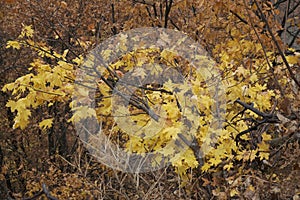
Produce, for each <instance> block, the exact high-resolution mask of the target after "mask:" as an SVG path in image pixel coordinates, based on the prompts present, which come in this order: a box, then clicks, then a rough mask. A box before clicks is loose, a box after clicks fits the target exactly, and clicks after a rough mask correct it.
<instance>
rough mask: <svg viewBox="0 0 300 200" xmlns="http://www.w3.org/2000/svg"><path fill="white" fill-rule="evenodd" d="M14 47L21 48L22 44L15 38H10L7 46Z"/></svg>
mask: <svg viewBox="0 0 300 200" xmlns="http://www.w3.org/2000/svg"><path fill="white" fill-rule="evenodd" d="M10 47H12V48H14V49H20V48H21V44H20V42H18V41H14V40H10V41H8V42H7V45H6V48H7V49H8V48H10Z"/></svg>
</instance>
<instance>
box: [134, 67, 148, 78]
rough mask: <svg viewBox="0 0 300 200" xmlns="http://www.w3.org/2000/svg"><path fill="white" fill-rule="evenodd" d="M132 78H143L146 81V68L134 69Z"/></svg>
mask: <svg viewBox="0 0 300 200" xmlns="http://www.w3.org/2000/svg"><path fill="white" fill-rule="evenodd" d="M132 76H134V77H141V78H142V79H145V77H146V76H147V73H146V72H145V69H144V68H141V67H139V68H136V69H134V71H133V73H132Z"/></svg>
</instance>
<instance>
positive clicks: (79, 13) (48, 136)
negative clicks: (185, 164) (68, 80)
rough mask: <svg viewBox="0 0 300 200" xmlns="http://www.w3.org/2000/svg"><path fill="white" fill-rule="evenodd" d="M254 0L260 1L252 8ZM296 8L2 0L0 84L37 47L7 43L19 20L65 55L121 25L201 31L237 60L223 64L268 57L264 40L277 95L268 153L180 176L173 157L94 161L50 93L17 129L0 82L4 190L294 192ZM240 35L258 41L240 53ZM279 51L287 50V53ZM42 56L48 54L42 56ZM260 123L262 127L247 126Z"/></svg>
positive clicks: (288, 0)
mask: <svg viewBox="0 0 300 200" xmlns="http://www.w3.org/2000/svg"><path fill="white" fill-rule="evenodd" d="M255 4H257V5H259V7H260V9H261V10H259V9H257V6H256V8H254V7H255V6H254V5H255ZM299 16H300V1H299V0H278V1H277V0H272V1H266V0H254V1H247V0H244V1H243V0H217V1H190V0H183V1H177V0H174V1H172V0H159V1H152V0H133V1H129V0H128V1H123V0H119V1H117V0H116V1H108V0H101V1H100V0H99V1H97V0H90V1H85V0H72V1H71V0H65V1H54V0H45V1H39V0H26V1H25V0H2V1H1V2H0V22H1V23H0V87H1V88H2V87H4V85H5V84H8V83H11V82H14V81H15V80H16V79H17V78H18V77H21V76H23V75H26V74H27V73H28V67H29V65H30V63H31V62H32V61H33V60H34V59H35V58H36V57H37V56H38V55H37V54H36V53H35V52H34V51H32V49H30V48H20V49H13V48H7V42H8V41H9V40H15V39H16V38H17V37H18V35H19V34H20V32H21V30H22V25H32V28H33V29H34V31H35V33H34V35H35V36H34V39H35V40H36V41H40V42H43V44H45V45H47V46H49V47H51V49H52V50H55V51H56V52H59V53H63V51H64V50H66V49H68V50H69V53H68V55H67V59H68V60H72V59H74V58H76V57H78V56H79V55H86V54H87V53H88V52H89V51H90V50H91V49H93V48H94V47H95V46H96V45H97V44H99V43H100V42H101V41H103V40H105V39H106V38H109V37H110V36H113V35H115V34H117V33H120V32H122V31H125V30H130V29H133V28H137V27H165V28H171V29H177V30H180V31H183V32H185V33H187V34H188V35H189V36H190V37H192V38H193V39H194V40H196V41H199V42H200V43H201V45H203V47H204V48H205V49H206V50H207V51H208V52H209V54H210V55H211V56H212V57H213V58H214V59H215V60H216V61H217V62H218V63H222V62H223V63H224V57H222V56H220V55H221V53H222V52H226V53H227V54H226V55H227V56H228V59H229V60H234V62H233V63H231V64H228V66H229V68H230V69H229V71H236V70H238V69H241V68H238V67H237V66H243V67H244V69H245V70H250V69H249V66H250V65H251V64H250V63H251V61H252V60H255V59H256V60H261V61H264V60H266V59H268V58H266V57H265V55H264V50H265V51H268V52H269V51H272V52H274V54H273V57H272V60H270V62H271V67H270V68H268V71H267V72H266V73H265V75H266V76H265V77H264V79H266V80H267V87H268V89H270V90H274V91H275V92H277V95H278V98H277V99H276V100H274V99H273V100H272V101H271V102H270V105H272V106H271V107H272V109H270V110H268V111H267V110H265V111H264V112H271V111H275V112H276V116H277V117H278V118H279V120H280V122H279V123H276V124H271V125H270V126H269V127H268V134H270V135H271V137H272V139H271V140H270V141H269V146H270V148H269V152H268V153H269V159H263V160H262V159H259V158H254V159H250V160H247V159H242V160H240V161H239V162H238V161H235V162H233V166H232V167H231V169H230V170H228V171H227V170H223V166H224V163H220V164H218V165H217V166H213V167H212V169H211V170H209V171H207V172H203V171H202V170H201V168H200V167H198V168H195V169H193V170H189V171H187V177H188V179H187V180H185V183H184V184H182V180H181V177H180V176H179V175H178V174H177V173H176V172H175V171H174V169H173V167H172V166H170V167H168V168H166V169H161V170H159V171H156V172H152V173H146V174H129V173H123V172H119V171H115V170H112V169H110V168H108V167H105V166H103V165H102V164H101V163H98V162H97V160H96V159H94V158H93V157H91V156H90V155H89V154H88V152H87V151H86V150H85V148H84V147H83V145H82V143H81V142H80V140H79V139H78V138H77V137H76V134H74V127H73V125H72V124H71V123H68V122H67V120H68V119H69V118H70V115H71V112H70V110H69V108H68V106H66V105H67V104H68V102H65V103H61V102H56V103H55V104H54V105H53V106H52V107H51V109H49V108H48V107H47V106H40V107H39V108H37V109H34V110H32V114H31V117H30V121H31V122H30V124H29V125H28V126H27V127H26V128H25V129H20V128H16V129H14V128H13V126H14V118H15V113H13V112H11V109H9V108H7V107H6V104H7V101H8V100H9V99H11V94H10V93H9V92H4V91H1V92H0V93H1V95H0V104H1V108H2V109H1V110H0V113H1V115H0V121H1V124H0V127H1V128H0V166H1V169H0V170H1V171H0V198H1V199H294V200H297V199H300V188H299V182H300V163H299V155H300V149H299V134H300V130H299V126H300V110H299V107H300V103H299V102H300V97H299V94H300V93H299V88H300V85H299V82H300V68H299V64H300V61H299V54H300V19H299ZM246 30H249V32H247V33H245V31H246ZM245 34H247V36H245ZM245 37H247V38H250V39H249V41H251V42H253V43H254V44H258V45H260V46H262V50H261V51H258V52H253V54H251V53H250V54H249V52H248V54H247V55H244V52H243V49H242V48H238V47H237V46H238V45H240V43H239V42H241V41H242V39H243V38H245ZM232 41H234V42H236V43H234V42H232ZM241 45H244V44H241ZM243 48H244V47H243ZM282 56H283V57H285V56H286V58H289V59H287V60H286V61H287V62H285V60H284V59H283V57H282ZM288 56H290V57H288ZM245 57H246V58H247V59H244V58H245ZM238 58H242V60H243V62H239V60H238ZM222 59H223V60H222ZM45 62H48V63H50V64H51V62H52V61H51V60H49V59H48V60H47V58H45ZM238 73H239V72H237V74H238ZM260 78H261V79H263V78H262V77H260ZM250 100H251V99H250ZM253 101H254V100H253ZM247 103H249V104H250V103H255V102H251V101H249V102H247ZM257 103H258V102H257ZM273 105H275V107H273ZM236 114H237V113H236ZM48 115H54V116H55V123H53V124H54V125H53V126H52V127H51V128H50V129H49V130H48V131H47V132H45V131H43V130H41V129H40V127H39V124H38V122H40V121H41V120H42V119H44V118H45V116H48ZM260 131H261V129H260V127H258V130H253V131H252V132H251V133H252V134H259V132H260ZM232 139H233V140H234V138H232ZM250 140H251V139H250Z"/></svg>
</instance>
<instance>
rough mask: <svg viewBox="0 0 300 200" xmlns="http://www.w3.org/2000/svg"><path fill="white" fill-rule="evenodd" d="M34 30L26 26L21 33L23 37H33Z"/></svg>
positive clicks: (30, 26)
mask: <svg viewBox="0 0 300 200" xmlns="http://www.w3.org/2000/svg"><path fill="white" fill-rule="evenodd" d="M33 32H34V31H33V29H32V25H29V26H24V27H23V30H22V32H21V35H22V36H27V37H33Z"/></svg>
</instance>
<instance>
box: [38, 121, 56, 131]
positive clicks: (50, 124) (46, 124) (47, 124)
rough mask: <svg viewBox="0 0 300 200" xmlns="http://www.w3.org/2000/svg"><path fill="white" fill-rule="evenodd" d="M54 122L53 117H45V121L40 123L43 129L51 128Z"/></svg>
mask: <svg viewBox="0 0 300 200" xmlns="http://www.w3.org/2000/svg"><path fill="white" fill-rule="evenodd" d="M52 122H53V118H49V119H44V120H43V121H41V122H40V123H39V127H40V128H41V129H42V130H46V129H47V128H51V127H52Z"/></svg>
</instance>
